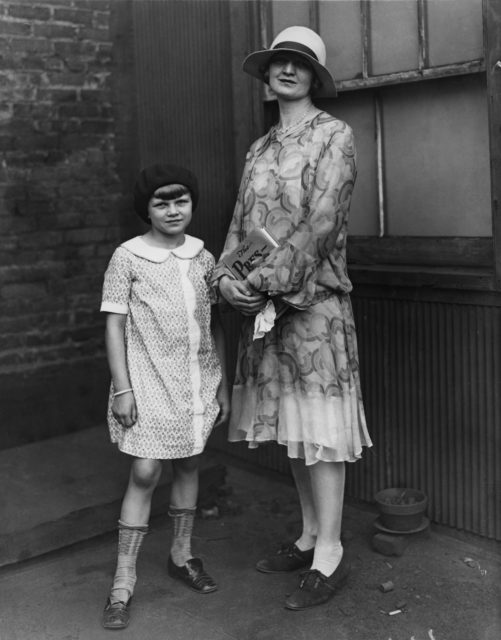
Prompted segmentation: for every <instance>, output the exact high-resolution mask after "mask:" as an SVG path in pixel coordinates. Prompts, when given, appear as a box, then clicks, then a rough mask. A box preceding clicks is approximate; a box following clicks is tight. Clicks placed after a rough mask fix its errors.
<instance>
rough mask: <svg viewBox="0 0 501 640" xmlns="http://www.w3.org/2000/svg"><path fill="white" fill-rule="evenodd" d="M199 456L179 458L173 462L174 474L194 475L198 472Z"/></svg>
mask: <svg viewBox="0 0 501 640" xmlns="http://www.w3.org/2000/svg"><path fill="white" fill-rule="evenodd" d="M198 461H199V456H190V457H189V458H178V459H177V460H172V467H173V469H174V473H182V474H192V473H196V472H197V471H198Z"/></svg>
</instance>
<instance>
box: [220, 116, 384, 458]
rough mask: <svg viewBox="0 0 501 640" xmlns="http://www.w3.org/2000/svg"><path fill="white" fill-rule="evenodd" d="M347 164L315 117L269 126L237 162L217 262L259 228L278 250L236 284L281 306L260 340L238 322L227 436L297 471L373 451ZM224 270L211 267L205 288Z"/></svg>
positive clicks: (345, 147) (340, 126)
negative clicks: (280, 454) (298, 463)
mask: <svg viewBox="0 0 501 640" xmlns="http://www.w3.org/2000/svg"><path fill="white" fill-rule="evenodd" d="M355 162H356V158H355V147H354V141H353V135H352V131H351V129H350V127H349V126H348V125H347V124H346V123H344V122H342V121H340V120H338V119H336V118H334V117H333V116H331V115H329V114H327V113H325V112H319V111H317V112H316V113H314V114H312V115H311V116H310V117H309V118H306V119H304V120H303V121H302V122H300V123H298V124H297V125H296V126H295V127H293V128H291V129H289V130H288V131H287V132H285V133H283V132H280V130H279V129H278V128H277V127H272V128H271V129H270V131H269V132H268V133H267V134H266V135H265V136H263V137H262V138H260V139H258V140H257V141H256V142H255V143H254V144H253V145H252V146H251V148H250V150H249V152H248V154H247V159H246V163H245V168H244V172H243V177H242V182H241V185H240V191H239V195H238V199H237V204H236V207H235V211H234V214H233V218H232V222H231V224H230V228H229V230H228V236H227V239H226V243H225V247H224V250H223V254H222V257H223V256H224V255H225V254H226V253H227V252H229V251H231V250H233V249H234V248H235V247H236V246H237V245H238V244H239V242H240V241H242V240H243V239H244V238H245V237H246V235H247V234H248V233H249V232H250V231H251V230H252V229H254V228H255V227H259V226H264V227H266V228H267V229H269V230H270V231H271V233H272V234H273V235H274V236H275V238H276V239H277V240H278V242H279V245H280V246H279V247H277V248H275V249H274V250H273V251H272V253H271V254H270V255H269V257H268V258H266V259H265V260H264V261H262V262H261V263H260V264H258V266H257V267H256V268H255V269H254V270H253V271H252V272H251V273H250V274H249V276H248V278H247V280H248V281H249V282H250V284H251V285H252V286H253V287H254V288H255V289H257V290H258V291H261V292H265V293H267V294H269V295H271V296H280V298H281V299H283V300H284V301H286V302H287V303H288V304H289V305H290V310H288V311H287V312H286V313H285V314H284V315H283V316H281V317H280V318H279V319H278V321H276V323H275V326H274V327H273V329H272V330H271V331H270V332H269V333H268V334H265V336H264V337H263V338H261V339H259V340H253V323H254V319H253V318H244V319H243V324H242V331H241V336H240V343H239V353H238V361H237V370H236V378H235V384H234V388H233V398H232V417H231V420H230V425H229V440H230V441H239V440H247V441H248V442H249V446H250V447H255V446H258V444H259V443H262V442H267V441H273V440H274V441H277V442H278V443H280V444H282V445H284V446H286V447H287V452H288V456H289V457H290V458H302V459H304V460H305V462H306V464H308V465H310V464H314V463H315V462H316V461H317V460H323V461H350V462H352V461H355V460H356V459H358V458H360V457H361V453H362V447H363V446H371V445H372V443H371V440H370V437H369V434H368V432H367V427H366V421H365V415H364V408H363V402H362V394H361V388H360V378H359V366H358V351H357V340H356V333H355V323H354V319H353V313H352V308H351V303H350V298H349V292H350V291H351V289H352V285H351V282H350V280H349V278H348V274H347V268H346V235H347V222H348V211H349V206H350V201H351V194H352V191H353V185H354V181H355V175H356V163H355ZM224 273H225V270H224V265H223V264H222V263H221V261H220V262H219V263H218V264H217V265H216V268H215V271H214V278H213V281H214V283H217V281H218V280H219V278H220V277H221V276H222V275H224Z"/></svg>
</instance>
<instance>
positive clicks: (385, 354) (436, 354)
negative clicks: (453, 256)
mask: <svg viewBox="0 0 501 640" xmlns="http://www.w3.org/2000/svg"><path fill="white" fill-rule="evenodd" d="M353 304H354V309H355V315H356V321H357V333H358V341H359V349H360V365H361V375H362V384H363V389H364V400H365V405H366V412H367V419H368V423H369V430H370V433H371V437H372V438H373V441H374V447H373V448H372V449H370V450H366V452H365V454H364V458H363V460H362V461H361V462H357V463H356V464H353V465H348V475H347V487H346V492H347V495H348V496H351V497H354V498H357V499H360V500H364V501H368V502H371V501H372V500H373V496H374V493H375V492H376V491H378V490H379V489H382V488H384V487H388V486H412V487H416V488H421V489H422V490H424V491H425V492H426V493H427V494H428V496H429V500H430V504H429V509H428V514H429V516H430V518H431V519H432V521H434V522H437V523H439V524H443V525H448V526H451V527H455V528H458V529H462V530H464V531H468V532H472V533H476V534H480V535H482V536H485V537H488V538H495V539H498V540H499V539H501V505H500V503H499V495H500V491H501V447H500V430H499V425H501V397H500V390H501V339H500V338H501V336H500V333H501V309H500V308H499V307H497V306H486V305H482V304H454V303H445V302H436V301H431V302H430V301H428V302H427V301H422V300H420V301H412V300H405V299H397V298H384V297H383V296H377V297H372V296H368V297H364V296H360V295H354V296H353ZM217 445H218V446H221V447H223V448H225V449H226V450H227V451H229V452H230V453H233V454H234V455H238V456H241V457H244V458H246V459H249V460H252V461H254V462H255V463H256V464H259V465H261V466H264V467H267V468H271V469H275V470H278V471H283V472H287V468H288V467H287V460H286V457H285V455H284V452H283V451H281V450H280V449H279V448H278V447H275V446H266V447H262V448H260V449H258V450H257V451H248V450H246V449H245V447H244V446H240V445H239V446H236V445H228V444H225V443H224V439H223V436H222V434H218V436H217Z"/></svg>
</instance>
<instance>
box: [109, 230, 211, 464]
mask: <svg viewBox="0 0 501 640" xmlns="http://www.w3.org/2000/svg"><path fill="white" fill-rule="evenodd" d="M214 262H215V260H214V257H213V256H212V255H211V254H210V253H209V252H208V251H207V250H206V249H204V245H203V242H202V241H201V240H199V239H197V238H193V237H192V236H188V235H187V236H186V240H185V242H184V244H183V245H181V246H180V247H178V248H177V249H173V250H172V251H170V250H168V249H162V248H154V247H150V246H149V245H147V244H146V242H145V241H144V240H143V238H142V237H141V236H138V237H136V238H133V239H132V240H129V241H127V242H125V243H124V244H122V245H121V246H120V247H118V249H116V251H115V253H114V254H113V256H112V258H111V260H110V263H109V265H108V268H107V270H106V274H105V277H104V287H103V298H102V304H101V311H106V312H111V313H121V314H126V315H127V320H126V327H125V340H126V352H127V367H128V371H129V376H130V381H131V386H132V388H133V389H134V397H135V400H136V405H137V411H138V419H137V422H136V424H135V425H133V426H132V427H131V428H130V429H125V428H124V427H122V426H121V425H120V424H119V423H118V422H117V420H115V418H114V417H113V414H112V413H111V404H112V401H113V397H112V394H113V384H112V387H111V390H110V399H109V405H108V426H109V429H110V436H111V440H112V442H116V443H118V447H119V449H120V450H121V451H123V452H124V453H128V454H130V455H133V456H137V457H139V458H152V459H172V458H186V457H188V456H192V455H195V454H197V453H200V452H201V451H202V450H203V448H204V446H205V443H206V441H207V438H208V436H209V434H210V432H211V429H212V426H213V424H214V421H215V419H216V417H217V415H218V412H219V406H218V403H217V400H216V393H217V389H218V386H219V383H220V381H221V367H220V363H219V360H218V356H217V353H216V349H215V344H214V340H213V336H212V332H211V328H210V319H211V304H213V303H215V302H216V300H215V295H214V290H213V289H212V287H211V286H210V284H209V282H210V278H211V276H212V272H213V269H214Z"/></svg>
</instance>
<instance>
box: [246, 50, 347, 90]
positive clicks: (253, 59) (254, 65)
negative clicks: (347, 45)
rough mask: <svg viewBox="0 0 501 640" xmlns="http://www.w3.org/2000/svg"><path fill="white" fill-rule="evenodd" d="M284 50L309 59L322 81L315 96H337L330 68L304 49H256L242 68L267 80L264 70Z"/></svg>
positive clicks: (258, 77) (256, 76) (260, 78)
mask: <svg viewBox="0 0 501 640" xmlns="http://www.w3.org/2000/svg"><path fill="white" fill-rule="evenodd" d="M282 51H286V52H290V53H295V54H296V55H300V56H302V57H303V58H305V59H306V60H308V62H309V63H310V64H311V66H312V67H313V70H314V71H315V74H316V75H317V78H318V79H319V81H320V83H321V86H320V87H319V89H317V90H316V91H315V95H314V97H315V98H335V97H336V96H337V89H336V84H335V82H334V78H333V77H332V75H331V74H330V72H329V70H328V69H326V68H325V67H324V66H323V65H321V64H320V62H319V61H318V60H316V59H315V58H313V57H312V56H309V55H308V54H307V53H303V52H302V51H297V50H296V49H288V48H285V47H284V48H282V47H280V48H276V49H264V50H263V51H254V53H251V54H249V55H248V56H247V57H246V58H245V60H244V62H243V64H242V69H243V70H244V71H245V73H248V74H249V75H251V76H253V77H254V78H257V79H258V80H262V81H263V82H266V80H265V78H264V70H265V69H266V68H267V67H268V65H269V62H270V60H271V58H272V57H273V56H274V55H276V54H277V53H281V52H282Z"/></svg>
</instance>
